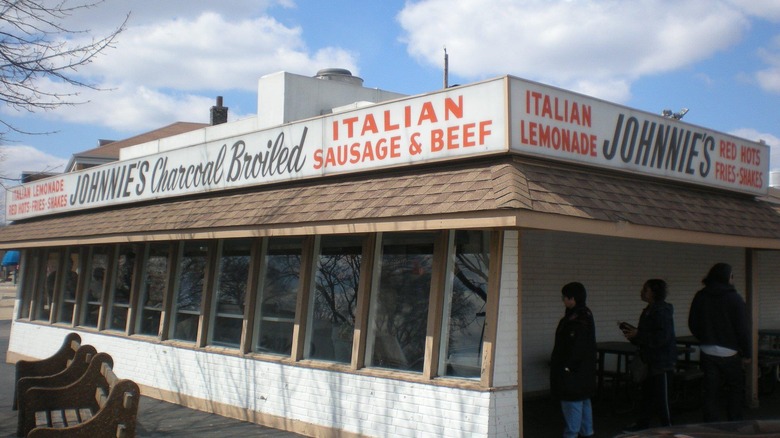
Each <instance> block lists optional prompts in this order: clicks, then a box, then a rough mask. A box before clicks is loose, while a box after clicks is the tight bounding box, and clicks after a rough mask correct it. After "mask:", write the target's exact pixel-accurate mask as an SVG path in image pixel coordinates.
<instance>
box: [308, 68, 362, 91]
mask: <svg viewBox="0 0 780 438" xmlns="http://www.w3.org/2000/svg"><path fill="white" fill-rule="evenodd" d="M314 77H315V78H317V79H323V80H326V81H339V82H346V83H348V84H352V85H357V86H359V87H362V86H363V79H361V78H359V77H357V76H352V72H351V71H349V70H347V69H345V68H323V69H322V70H320V71H318V72H317V74H316V75H314Z"/></svg>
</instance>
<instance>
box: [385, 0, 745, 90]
mask: <svg viewBox="0 0 780 438" xmlns="http://www.w3.org/2000/svg"><path fill="white" fill-rule="evenodd" d="M398 20H399V22H400V24H401V26H402V27H403V29H404V30H405V37H404V38H405V40H406V41H407V42H408V50H409V52H410V54H411V55H412V56H415V57H417V58H418V59H420V60H421V61H423V62H425V63H428V64H431V65H438V64H439V63H440V62H441V60H440V59H441V50H442V46H446V47H447V50H448V52H449V54H450V69H451V71H452V72H453V73H455V74H458V75H462V76H465V77H467V78H469V79H474V78H480V77H486V76H492V75H497V74H504V73H511V74H516V75H519V76H523V77H527V78H529V79H533V80H539V81H542V82H547V83H552V84H555V85H558V86H562V87H564V88H569V89H574V90H576V91H582V92H587V91H588V90H589V89H590V90H595V91H596V92H600V93H601V92H605V91H606V92H607V93H609V95H608V96H607V95H603V94H599V95H598V97H602V98H609V99H610V100H621V101H625V100H626V99H627V98H628V97H629V93H630V90H629V87H630V84H631V82H632V81H633V80H635V79H637V78H638V77H640V76H645V75H652V74H657V73H662V72H668V71H672V70H675V69H679V68H681V67H684V66H688V65H691V64H693V63H694V62H696V61H699V60H702V59H705V58H707V57H709V56H711V55H712V54H713V53H715V52H717V51H719V50H723V49H725V48H728V47H730V46H733V45H734V44H735V43H736V42H738V41H739V39H740V38H741V37H742V35H743V33H744V32H745V31H746V29H747V27H748V20H747V19H746V17H745V16H744V14H743V13H742V12H741V11H740V10H738V9H737V8H736V7H734V6H733V5H731V4H729V3H727V2H725V1H704V0H679V1H677V2H675V3H673V4H671V3H669V2H665V1H660V0H635V1H631V2H625V1H621V0H609V1H565V0H552V1H543V0H522V1H513V0H494V1H487V0H424V1H420V2H416V3H409V4H407V6H406V7H405V8H404V10H403V11H402V12H401V13H400V14H399V15H398ZM594 84H604V86H603V87H598V89H595V88H593V87H594ZM611 84H620V87H619V88H618V89H614V88H612V87H611ZM616 97H618V98H617V99H616Z"/></svg>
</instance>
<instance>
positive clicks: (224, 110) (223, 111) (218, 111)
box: [209, 96, 228, 125]
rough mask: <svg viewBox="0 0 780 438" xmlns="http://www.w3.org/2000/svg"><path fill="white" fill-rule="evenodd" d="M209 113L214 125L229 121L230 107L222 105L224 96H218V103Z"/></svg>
mask: <svg viewBox="0 0 780 438" xmlns="http://www.w3.org/2000/svg"><path fill="white" fill-rule="evenodd" d="M209 115H210V118H211V124H212V125H221V124H223V123H226V122H227V119H228V107H226V106H222V96H217V104H216V105H214V106H212V107H211V111H210V112H209Z"/></svg>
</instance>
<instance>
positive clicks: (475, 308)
mask: <svg viewBox="0 0 780 438" xmlns="http://www.w3.org/2000/svg"><path fill="white" fill-rule="evenodd" d="M448 255H449V257H448V264H447V281H446V284H445V295H444V311H443V312H442V313H443V315H444V318H443V320H442V343H441V346H442V351H441V357H442V358H443V360H440V361H439V363H440V365H441V366H442V369H440V370H439V375H447V376H454V377H467V378H477V377H479V376H480V373H481V369H482V361H481V359H482V343H483V341H484V335H485V307H486V305H487V299H488V272H489V267H490V233H489V232H485V231H479V230H473V231H462V230H461V231H455V232H453V233H451V234H450V243H449V250H448Z"/></svg>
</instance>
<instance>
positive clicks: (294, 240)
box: [254, 237, 303, 356]
mask: <svg viewBox="0 0 780 438" xmlns="http://www.w3.org/2000/svg"><path fill="white" fill-rule="evenodd" d="M263 246H264V247H265V250H264V254H265V257H264V269H263V272H262V273H261V281H260V285H261V286H260V290H259V291H258V300H257V312H256V314H257V324H256V327H255V336H254V339H256V342H255V348H254V350H255V351H258V352H264V353H274V354H282V355H287V356H289V355H290V352H291V351H292V335H293V326H294V323H295V306H296V302H297V300H298V284H299V281H300V277H301V253H302V251H303V239H302V238H299V237H272V238H269V239H264V240H263Z"/></svg>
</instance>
